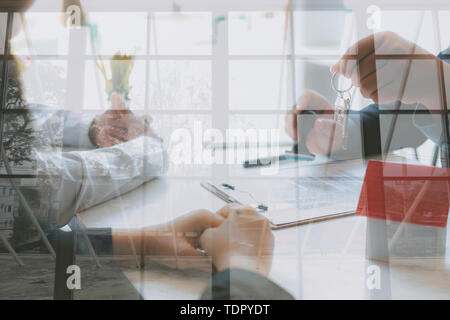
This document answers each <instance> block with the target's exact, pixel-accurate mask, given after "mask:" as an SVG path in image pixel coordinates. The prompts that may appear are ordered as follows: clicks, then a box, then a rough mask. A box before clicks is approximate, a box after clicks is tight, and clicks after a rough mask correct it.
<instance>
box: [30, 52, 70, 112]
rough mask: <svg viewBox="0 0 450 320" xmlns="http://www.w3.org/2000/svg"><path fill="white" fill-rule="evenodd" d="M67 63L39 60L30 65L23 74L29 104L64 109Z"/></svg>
mask: <svg viewBox="0 0 450 320" xmlns="http://www.w3.org/2000/svg"><path fill="white" fill-rule="evenodd" d="M66 80H67V63H66V62H65V61H50V60H39V61H33V62H32V63H31V64H28V65H27V66H26V68H25V70H24V72H23V73H22V85H23V87H24V94H25V98H26V101H27V103H33V104H42V105H45V106H49V107H54V108H57V109H63V108H64V106H65V98H66V89H67V87H66V85H67V83H66Z"/></svg>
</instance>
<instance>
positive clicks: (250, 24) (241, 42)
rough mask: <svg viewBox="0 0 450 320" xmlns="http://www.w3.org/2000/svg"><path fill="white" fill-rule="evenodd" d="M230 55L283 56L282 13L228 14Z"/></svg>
mask: <svg viewBox="0 0 450 320" xmlns="http://www.w3.org/2000/svg"><path fill="white" fill-rule="evenodd" d="M228 20H229V25H228V28H229V29H228V36H229V52H230V54H283V53H285V52H284V50H285V48H284V46H283V44H284V41H283V39H284V34H285V32H286V29H285V13H284V12H262V11H261V12H230V13H229V14H228Z"/></svg>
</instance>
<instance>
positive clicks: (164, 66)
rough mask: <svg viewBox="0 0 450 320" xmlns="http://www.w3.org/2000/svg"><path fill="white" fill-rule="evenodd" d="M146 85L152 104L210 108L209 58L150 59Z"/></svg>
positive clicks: (159, 106)
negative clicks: (190, 59)
mask: <svg viewBox="0 0 450 320" xmlns="http://www.w3.org/2000/svg"><path fill="white" fill-rule="evenodd" d="M149 85H150V105H151V107H152V108H155V109H208V108H211V62H210V61H160V60H157V61H151V62H150V83H149Z"/></svg>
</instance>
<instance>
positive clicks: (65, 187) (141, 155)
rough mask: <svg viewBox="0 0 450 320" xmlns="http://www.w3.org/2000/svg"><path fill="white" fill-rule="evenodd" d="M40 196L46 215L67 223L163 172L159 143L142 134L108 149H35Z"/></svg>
mask: <svg viewBox="0 0 450 320" xmlns="http://www.w3.org/2000/svg"><path fill="white" fill-rule="evenodd" d="M37 167H38V181H39V182H38V183H39V185H40V190H41V192H42V194H41V195H40V196H41V199H46V200H45V201H47V199H48V204H49V217H50V219H51V220H52V221H53V222H54V223H55V224H56V225H57V226H63V225H65V224H67V223H68V222H69V221H70V220H71V219H72V218H73V216H74V215H75V214H76V213H77V212H79V211H82V210H84V209H87V208H90V207H92V206H94V205H97V204H100V203H102V202H105V201H108V200H110V199H112V198H114V197H116V196H119V195H121V194H124V193H126V192H128V191H131V190H133V189H135V188H136V187H138V186H140V185H142V184H143V183H145V182H147V181H149V180H151V179H153V178H155V177H159V176H161V175H163V174H164V173H165V172H166V171H167V154H166V152H165V150H164V148H163V146H162V144H161V142H160V141H159V140H157V139H155V138H152V137H148V136H143V137H139V138H137V139H134V140H132V141H129V142H126V143H122V144H119V145H116V146H113V147H110V148H103V149H95V150H90V151H73V152H58V153H56V152H47V153H46V152H38V153H37Z"/></svg>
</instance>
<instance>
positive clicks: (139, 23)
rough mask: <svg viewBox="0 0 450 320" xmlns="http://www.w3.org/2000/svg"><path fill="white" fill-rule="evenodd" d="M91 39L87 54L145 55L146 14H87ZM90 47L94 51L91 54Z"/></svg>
mask: <svg viewBox="0 0 450 320" xmlns="http://www.w3.org/2000/svg"><path fill="white" fill-rule="evenodd" d="M89 21H90V28H91V37H89V41H90V45H89V46H88V48H87V52H88V53H90V54H93V53H94V54H99V55H113V54H116V53H117V52H118V51H121V53H122V54H125V53H126V54H128V55H130V54H131V55H139V54H145V52H146V44H147V14H146V13H142V12H93V13H90V14H89ZM92 45H94V48H95V49H94V50H95V51H96V52H92V49H93V47H92Z"/></svg>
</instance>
